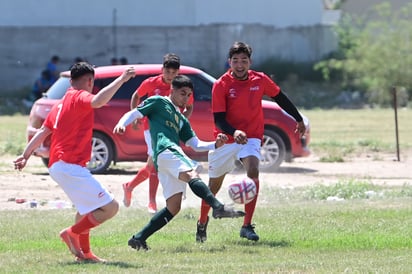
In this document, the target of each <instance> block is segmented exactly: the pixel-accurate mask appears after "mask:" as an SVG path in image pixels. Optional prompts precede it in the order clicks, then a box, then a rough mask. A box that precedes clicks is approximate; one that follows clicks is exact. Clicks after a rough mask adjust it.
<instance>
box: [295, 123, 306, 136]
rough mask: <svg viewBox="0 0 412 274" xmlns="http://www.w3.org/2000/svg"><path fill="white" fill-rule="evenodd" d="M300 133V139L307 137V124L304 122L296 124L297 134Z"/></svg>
mask: <svg viewBox="0 0 412 274" xmlns="http://www.w3.org/2000/svg"><path fill="white" fill-rule="evenodd" d="M296 132H298V133H299V135H300V137H303V136H305V133H306V126H305V123H303V121H300V122H297V124H296V129H295V133H296Z"/></svg>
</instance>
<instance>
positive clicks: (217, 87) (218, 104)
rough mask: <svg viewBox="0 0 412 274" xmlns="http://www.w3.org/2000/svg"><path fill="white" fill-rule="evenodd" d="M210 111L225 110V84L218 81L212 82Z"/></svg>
mask: <svg viewBox="0 0 412 274" xmlns="http://www.w3.org/2000/svg"><path fill="white" fill-rule="evenodd" d="M212 112H213V113H215V112H226V91H225V86H224V85H223V83H221V82H220V81H217V82H215V83H214V84H213V88H212Z"/></svg>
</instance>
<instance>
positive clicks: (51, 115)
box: [43, 100, 62, 129]
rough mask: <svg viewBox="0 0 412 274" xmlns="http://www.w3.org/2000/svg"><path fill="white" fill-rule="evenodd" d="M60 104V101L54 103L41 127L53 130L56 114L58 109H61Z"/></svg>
mask: <svg viewBox="0 0 412 274" xmlns="http://www.w3.org/2000/svg"><path fill="white" fill-rule="evenodd" d="M61 103H62V101H61V100H60V101H59V102H58V103H56V104H55V105H54V106H53V107H52V108H51V110H50V112H49V114H47V116H46V119H45V120H44V122H43V126H44V127H47V128H50V129H53V128H54V125H55V123H56V113H57V111H58V109H59V107H60V108H61Z"/></svg>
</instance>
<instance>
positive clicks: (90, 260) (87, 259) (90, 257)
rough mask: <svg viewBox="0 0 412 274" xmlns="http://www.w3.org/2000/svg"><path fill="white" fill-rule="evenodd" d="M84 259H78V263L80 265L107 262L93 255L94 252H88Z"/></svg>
mask: <svg viewBox="0 0 412 274" xmlns="http://www.w3.org/2000/svg"><path fill="white" fill-rule="evenodd" d="M83 255H84V256H83V258H80V257H76V262H79V263H106V262H107V261H106V260H105V259H102V258H100V257H97V256H96V255H94V254H93V252H91V251H90V252H88V253H84V254H83Z"/></svg>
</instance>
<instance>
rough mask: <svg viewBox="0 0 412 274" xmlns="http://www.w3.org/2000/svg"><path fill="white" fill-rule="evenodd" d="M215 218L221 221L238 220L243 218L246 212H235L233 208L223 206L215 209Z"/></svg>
mask: <svg viewBox="0 0 412 274" xmlns="http://www.w3.org/2000/svg"><path fill="white" fill-rule="evenodd" d="M212 215H213V218H215V219H217V218H219V219H221V218H238V217H243V216H245V212H243V211H235V210H234V209H233V208H231V207H227V206H225V205H222V206H221V207H219V208H217V209H213V214H212Z"/></svg>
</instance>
